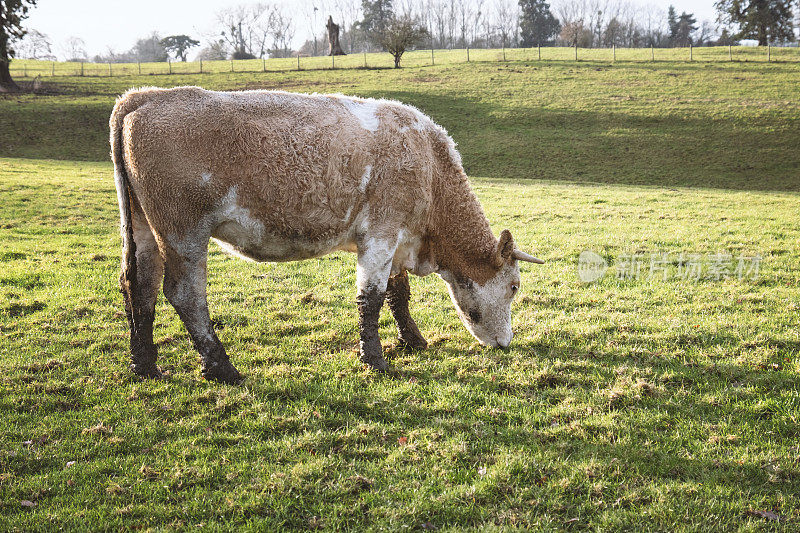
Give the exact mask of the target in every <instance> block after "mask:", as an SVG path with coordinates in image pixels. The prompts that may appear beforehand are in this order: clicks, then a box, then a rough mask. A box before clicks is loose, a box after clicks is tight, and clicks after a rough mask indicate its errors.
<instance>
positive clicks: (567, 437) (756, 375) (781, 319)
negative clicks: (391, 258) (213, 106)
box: [0, 61, 800, 531]
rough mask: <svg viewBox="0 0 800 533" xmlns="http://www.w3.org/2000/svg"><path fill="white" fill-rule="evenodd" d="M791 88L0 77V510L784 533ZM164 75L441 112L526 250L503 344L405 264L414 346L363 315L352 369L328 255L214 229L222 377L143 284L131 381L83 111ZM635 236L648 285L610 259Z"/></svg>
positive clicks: (638, 70)
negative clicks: (146, 342) (207, 373)
mask: <svg viewBox="0 0 800 533" xmlns="http://www.w3.org/2000/svg"><path fill="white" fill-rule="evenodd" d="M798 77H800V66H798V65H793V64H788V63H776V64H765V63H758V64H754V63H746V64H745V63H733V64H716V63H715V64H712V63H705V64H703V63H697V64H695V63H692V64H687V63H678V62H674V63H668V62H658V63H655V64H642V63H633V62H628V63H625V62H618V63H616V64H611V63H606V62H588V61H587V62H580V63H577V64H575V63H568V62H566V61H565V62H558V63H556V62H549V63H545V62H541V63H540V62H513V63H507V64H499V63H488V62H481V63H470V64H468V65H467V64H446V65H437V66H433V67H430V66H419V67H413V68H408V69H403V70H400V71H395V70H347V71H345V70H335V71H329V70H326V71H322V70H319V71H301V72H282V73H272V72H270V73H267V74H263V73H239V74H237V73H233V74H230V73H222V72H219V73H212V74H203V75H177V74H175V75H172V76H167V75H157V76H142V77H137V76H130V77H113V78H81V77H74V78H68V77H66V78H54V79H53V80H45V84H44V86H43V88H42V91H43V94H38V95H17V96H10V97H9V96H5V97H0V493H1V494H2V497H1V498H0V529H2V530H19V531H23V530H24V531H29V530H50V529H57V528H64V529H68V530H77V529H86V528H92V529H121V528H130V529H140V528H152V529H163V530H173V529H185V528H189V527H194V526H198V525H199V526H200V527H202V528H205V529H209V530H211V529H230V528H233V527H243V528H249V529H255V530H264V529H270V530H287V529H289V530H300V529H309V528H321V529H330V530H342V529H351V530H358V531H361V530H392V531H394V530H403V529H409V530H419V529H423V530H429V529H432V528H436V529H439V530H463V529H469V528H481V529H493V528H495V529H498V530H513V529H517V528H518V529H536V530H560V529H567V528H569V529H579V530H598V531H612V530H662V531H665V530H669V531H675V530H677V531H733V530H736V531H739V530H742V531H760V530H776V531H791V530H796V529H797V527H798V523H800V502H799V501H798V499H797V497H796V495H797V494H798V493H800V453H798V448H797V442H798V436H800V387H798V381H797V376H798V370H800V365H799V364H798V355H800V353H799V352H800V334H799V333H798V332H799V331H800V313H799V311H800V285H799V283H798V281H800V279H799V276H798V268H797V265H798V264H800V246H799V245H800V212H798V209H797V205H798V194H797V191H798V188H800V170H798V164H799V163H800V152H799V151H798V147H799V145H800V136H798V133H800V132H798V120H797V119H798V113H799V112H800V111H798V110H799V109H800V107H799V106H798V100H799V99H800V95H798V92H797V90H796V87H797V82H798V81H800V80H798ZM180 84H197V85H202V86H205V87H208V88H216V89H242V88H281V89H286V90H293V91H317V92H342V93H348V94H358V95H364V96H380V97H389V98H397V99H399V100H402V101H404V102H408V103H412V104H414V105H416V106H418V107H419V108H420V109H422V110H423V111H425V112H426V113H428V114H430V115H431V116H432V117H434V119H435V120H436V121H437V122H439V123H441V124H443V125H444V126H445V127H447V128H448V130H449V131H450V133H451V134H452V135H453V137H454V138H455V140H456V141H457V142H458V143H459V148H460V150H461V153H462V155H463V159H464V162H465V165H466V167H467V169H468V171H469V173H470V174H471V176H473V182H474V186H475V189H476V191H477V193H478V196H479V197H480V199H481V201H482V203H483V205H484V206H485V209H486V211H487V215H488V216H489V218H490V220H491V222H492V224H493V227H494V229H495V230H496V232H499V231H500V230H501V229H503V228H509V229H511V231H512V233H513V234H514V236H515V238H516V240H517V242H518V243H520V245H521V246H522V247H524V248H525V249H526V250H528V251H532V252H534V253H535V254H536V255H539V256H541V257H543V258H545V259H546V260H547V264H545V265H542V266H523V286H522V289H521V293H520V296H519V297H518V299H517V301H516V303H515V304H514V309H513V312H514V327H515V333H516V335H515V340H514V342H513V344H512V347H511V349H510V350H508V351H500V350H489V349H484V348H481V347H480V346H478V345H477V344H476V343H475V342H474V340H473V339H472V338H471V337H470V336H469V334H468V333H467V332H466V330H465V329H464V328H463V327H462V326H461V324H460V323H459V321H458V318H457V317H456V314H455V312H454V310H453V308H452V305H451V304H450V302H449V298H448V296H447V294H446V291H445V289H444V286H443V283H442V282H441V281H440V280H438V279H437V278H436V277H435V276H431V277H428V278H424V279H418V278H414V279H412V291H413V294H414V298H413V301H412V313H413V314H414V315H415V317H417V322H418V323H419V324H420V327H421V329H422V331H423V333H424V334H425V335H426V336H427V337H428V340H429V341H430V342H431V348H430V349H429V350H427V351H425V352H419V353H404V352H401V351H399V350H398V349H397V348H396V345H395V342H394V341H393V338H394V336H395V334H396V332H395V330H394V326H393V324H392V321H391V317H390V316H389V315H388V313H387V312H384V314H382V318H381V335H382V338H383V341H384V346H385V348H386V350H387V351H388V352H389V356H390V358H391V361H392V362H393V365H394V370H393V371H392V372H390V373H389V374H388V375H382V376H378V375H375V374H372V373H370V372H369V371H367V370H366V369H365V368H364V367H363V366H362V365H361V364H359V363H358V362H357V358H356V352H355V348H356V346H357V339H358V332H357V326H356V311H355V304H354V303H353V300H354V283H355V271H354V270H355V269H354V258H353V257H352V256H351V255H346V254H336V255H333V256H329V257H325V258H321V259H317V260H310V261H305V262H300V263H289V264H264V265H254V264H252V263H245V262H242V261H240V260H238V259H234V258H231V257H228V256H227V255H224V254H223V253H221V251H220V250H219V249H218V248H216V247H215V246H212V248H211V256H210V260H209V273H210V276H209V302H210V306H211V311H212V316H213V317H214V318H215V320H216V322H217V328H218V332H219V335H220V338H221V340H222V341H223V342H224V343H225V344H226V346H227V347H228V351H229V353H230V354H231V357H232V359H233V361H234V362H235V364H236V365H237V366H238V368H239V369H240V370H241V371H242V372H243V373H244V374H245V375H246V376H247V380H246V382H245V383H244V384H243V385H242V386H239V387H229V386H221V385H216V384H210V383H206V382H204V381H202V380H201V379H200V377H199V363H198V361H197V355H196V353H195V352H194V351H193V349H192V347H191V343H190V342H189V339H188V337H187V335H186V333H185V330H184V329H183V327H182V325H181V323H180V322H179V320H178V318H177V316H176V315H175V313H174V311H173V310H172V309H171V307H169V305H168V304H166V302H164V301H163V298H162V299H161V300H160V301H159V304H158V308H157V319H156V342H157V344H158V346H159V350H160V354H161V355H160V364H161V365H162V368H163V369H164V370H166V372H167V374H168V375H167V377H166V378H165V379H164V380H161V381H155V382H154V381H149V382H139V381H136V380H135V379H133V378H132V377H131V375H130V374H129V372H128V371H127V341H126V335H127V326H126V324H125V320H124V317H123V316H122V314H121V311H122V308H121V297H120V295H119V293H118V290H117V287H116V278H117V273H118V265H119V259H118V254H119V236H118V231H117V223H118V214H117V212H116V195H115V192H114V187H113V180H112V178H111V165H110V163H109V162H108V155H107V153H108V145H107V129H106V128H107V120H108V114H109V112H110V110H111V106H112V105H113V99H114V97H115V95H116V94H118V93H120V92H122V91H124V90H125V89H127V88H128V87H131V86H141V85H162V86H168V85H180ZM583 250H593V251H595V252H598V253H600V254H601V255H602V256H603V257H604V258H605V259H606V260H607V261H609V263H610V264H611V267H610V269H609V271H608V274H607V275H606V276H605V277H604V278H602V279H601V280H600V281H599V282H596V283H593V284H585V283H582V282H580V280H579V279H578V276H577V273H576V267H577V263H578V255H579V254H580V252H581V251H583ZM664 253H667V254H668V256H667V260H666V263H664V264H661V263H655V264H657V265H659V270H656V271H654V274H653V275H650V268H651V260H652V258H653V257H656V258H658V259H659V260H660V259H661V258H663V254H664ZM631 254H632V255H633V256H634V257H636V258H638V260H640V261H641V265H642V268H641V270H640V275H639V276H638V277H634V278H631V279H619V278H618V277H617V273H618V272H620V271H621V267H622V266H623V264H624V261H625V257H626V255H631ZM652 254H656V255H655V256H653V255H652ZM681 254H684V256H685V257H690V256H693V255H697V256H698V257H699V258H700V259H702V263H703V267H704V269H705V270H704V271H703V275H702V276H701V278H702V279H700V280H694V279H692V278H691V277H688V278H686V277H684V278H681V277H679V268H681V265H682V263H680V260H679V258H680V256H681ZM719 254H729V255H730V256H731V261H732V263H731V265H730V267H731V268H730V272H729V273H728V274H729V275H728V276H720V278H721V279H716V278H715V276H714V275H713V273H712V271H711V270H710V269H711V266H712V263H713V258H714V257H716V256H718V255H719ZM755 255H759V256H761V257H762V258H763V260H762V262H761V267H760V271H759V273H758V274H757V275H754V274H753V273H752V272H751V273H750V275H748V276H744V277H743V278H742V279H739V278H738V276H736V275H735V272H734V270H733V269H734V267H735V266H736V258H738V257H739V256H742V257H751V256H755ZM661 267H666V269H667V279H666V280H664V279H663V278H662V274H663V272H662V270H660V268H661Z"/></svg>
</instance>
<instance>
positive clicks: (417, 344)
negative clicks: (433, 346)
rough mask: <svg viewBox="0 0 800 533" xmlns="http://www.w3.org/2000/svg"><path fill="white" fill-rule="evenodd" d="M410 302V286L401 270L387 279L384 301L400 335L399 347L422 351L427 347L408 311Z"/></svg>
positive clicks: (406, 273) (404, 272)
mask: <svg viewBox="0 0 800 533" xmlns="http://www.w3.org/2000/svg"><path fill="white" fill-rule="evenodd" d="M410 300H411V286H410V285H409V283H408V272H406V271H405V270H403V271H402V272H401V273H400V274H397V275H396V276H392V277H391V278H389V283H388V285H387V288H386V301H387V303H388V304H389V309H390V310H391V311H392V316H393V317H394V321H395V322H397V329H398V331H399V333H400V339H399V340H400V345H401V346H402V347H408V348H413V349H415V350H424V349H425V348H427V347H428V342H427V341H426V340H425V337H423V336H422V333H420V331H419V328H418V327H417V324H416V322H414V319H413V318H411V313H410V312H409V310H408V302H409V301H410Z"/></svg>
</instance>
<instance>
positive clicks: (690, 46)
mask: <svg viewBox="0 0 800 533" xmlns="http://www.w3.org/2000/svg"><path fill="white" fill-rule="evenodd" d="M692 50H693V48H692V44H691V43H689V61H692V60H693V58H692Z"/></svg>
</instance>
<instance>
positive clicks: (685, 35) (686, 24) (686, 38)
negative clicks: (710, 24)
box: [667, 6, 697, 46]
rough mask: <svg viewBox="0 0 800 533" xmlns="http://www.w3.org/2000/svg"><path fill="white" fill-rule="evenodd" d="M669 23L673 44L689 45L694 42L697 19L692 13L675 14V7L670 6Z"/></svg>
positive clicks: (670, 37)
mask: <svg viewBox="0 0 800 533" xmlns="http://www.w3.org/2000/svg"><path fill="white" fill-rule="evenodd" d="M667 25H668V26H669V40H670V44H672V46H689V45H690V44H692V34H693V33H694V32H695V31H697V19H696V18H695V17H694V15H693V14H692V13H686V12H685V11H684V12H682V13H681V15H680V16H677V15H676V14H675V8H674V7H673V6H669V11H667Z"/></svg>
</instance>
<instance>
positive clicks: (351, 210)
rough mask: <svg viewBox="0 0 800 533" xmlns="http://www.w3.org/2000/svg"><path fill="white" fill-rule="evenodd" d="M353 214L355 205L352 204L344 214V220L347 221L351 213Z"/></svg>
mask: <svg viewBox="0 0 800 533" xmlns="http://www.w3.org/2000/svg"><path fill="white" fill-rule="evenodd" d="M352 214H353V206H352V205H351V206H350V207H348V208H347V213H345V214H344V218H343V219H342V220H344V221H345V222H347V221H348V220H350V215H352Z"/></svg>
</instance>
